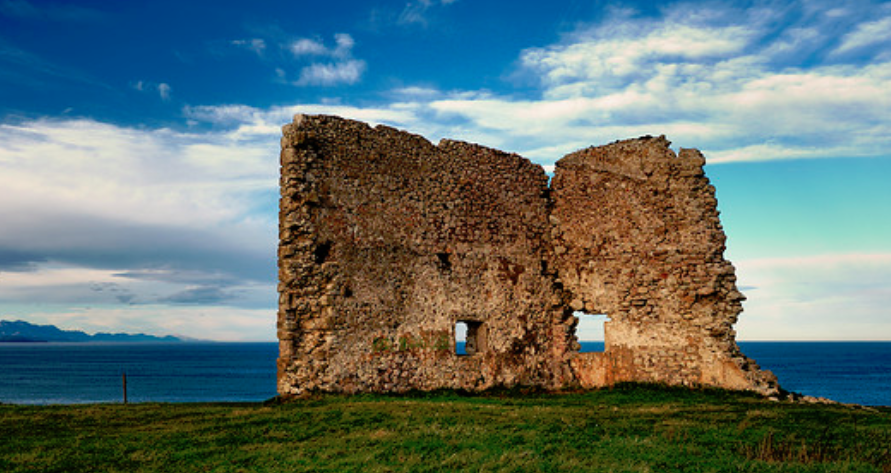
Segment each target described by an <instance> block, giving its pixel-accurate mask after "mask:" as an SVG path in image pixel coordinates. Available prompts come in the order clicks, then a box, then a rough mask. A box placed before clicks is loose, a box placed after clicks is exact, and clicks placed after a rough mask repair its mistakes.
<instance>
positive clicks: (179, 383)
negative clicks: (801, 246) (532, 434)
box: [0, 342, 891, 406]
mask: <svg viewBox="0 0 891 473" xmlns="http://www.w3.org/2000/svg"><path fill="white" fill-rule="evenodd" d="M739 345H740V348H741V349H742V351H743V353H745V354H746V355H748V356H749V357H750V358H753V359H755V360H756V361H757V362H758V364H759V365H760V366H761V367H762V368H763V369H768V370H771V371H773V372H774V374H776V375H777V376H778V377H779V380H780V385H781V386H782V387H783V388H784V389H786V390H787V391H793V392H797V393H800V394H805V395H809V396H815V397H824V398H827V399H831V400H834V401H838V402H843V403H852V404H861V405H868V406H891V342H740V343H739ZM460 348H463V347H460V346H459V350H460ZM602 350H603V342H582V351H602ZM277 356H278V344H276V343H0V403H5V404H83V403H117V402H123V399H124V377H125V375H126V393H127V400H128V402H173V403H177V402H261V401H265V400H268V399H271V398H273V397H274V396H275V395H276V383H275V377H276V367H275V360H276V357H277Z"/></svg>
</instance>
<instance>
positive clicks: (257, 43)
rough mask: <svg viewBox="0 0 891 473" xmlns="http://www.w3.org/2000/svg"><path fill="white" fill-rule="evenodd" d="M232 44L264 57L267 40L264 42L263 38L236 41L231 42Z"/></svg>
mask: <svg viewBox="0 0 891 473" xmlns="http://www.w3.org/2000/svg"><path fill="white" fill-rule="evenodd" d="M231 44H232V45H233V46H237V47H239V48H245V49H248V50H250V51H253V52H254V53H256V54H257V55H259V56H262V55H263V53H264V52H265V51H266V40H264V39H263V38H251V39H236V40H233V41H231Z"/></svg>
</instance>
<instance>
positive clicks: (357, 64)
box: [276, 33, 366, 87]
mask: <svg viewBox="0 0 891 473" xmlns="http://www.w3.org/2000/svg"><path fill="white" fill-rule="evenodd" d="M334 43H335V46H334V47H330V48H329V47H327V46H325V45H324V44H323V43H322V42H320V41H318V40H315V39H309V38H301V39H298V40H296V41H293V42H292V43H291V44H290V45H289V46H288V49H289V50H290V51H291V53H292V54H293V55H294V56H295V57H296V58H302V57H323V58H328V59H330V61H328V62H314V63H312V64H310V65H308V66H304V67H302V68H301V69H300V76H299V78H298V79H297V80H296V81H294V82H293V84H294V85H297V86H301V87H303V86H323V87H330V86H335V85H341V84H346V85H352V84H355V83H357V82H359V80H361V78H362V74H363V73H364V72H365V69H366V64H365V61H362V60H359V59H354V58H353V55H352V51H353V47H354V46H355V45H356V41H355V40H354V39H353V37H352V36H350V35H348V34H346V33H338V34H336V35H334ZM276 74H277V75H278V77H279V78H280V79H284V78H285V77H286V72H285V71H284V70H283V69H281V68H279V69H277V71H276Z"/></svg>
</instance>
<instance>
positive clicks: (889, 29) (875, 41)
mask: <svg viewBox="0 0 891 473" xmlns="http://www.w3.org/2000/svg"><path fill="white" fill-rule="evenodd" d="M889 43H891V15H889V16H886V17H884V18H880V19H878V20H875V21H868V22H865V23H861V24H859V25H858V26H857V28H856V29H855V30H854V31H851V32H850V33H848V34H846V35H845V36H844V37H843V38H842V41H841V44H840V45H839V46H838V47H837V48H836V49H835V50H834V51H833V52H832V53H833V54H835V55H840V54H844V53H848V52H851V51H855V50H858V49H861V48H865V47H869V46H875V45H888V44H889Z"/></svg>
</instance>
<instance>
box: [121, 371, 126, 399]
mask: <svg viewBox="0 0 891 473" xmlns="http://www.w3.org/2000/svg"><path fill="white" fill-rule="evenodd" d="M121 380H122V381H123V382H124V404H127V373H126V372H125V373H124V374H123V375H122V376H121Z"/></svg>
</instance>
